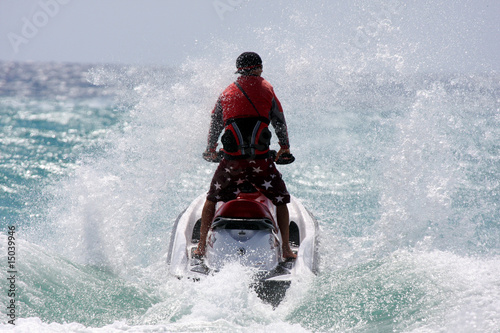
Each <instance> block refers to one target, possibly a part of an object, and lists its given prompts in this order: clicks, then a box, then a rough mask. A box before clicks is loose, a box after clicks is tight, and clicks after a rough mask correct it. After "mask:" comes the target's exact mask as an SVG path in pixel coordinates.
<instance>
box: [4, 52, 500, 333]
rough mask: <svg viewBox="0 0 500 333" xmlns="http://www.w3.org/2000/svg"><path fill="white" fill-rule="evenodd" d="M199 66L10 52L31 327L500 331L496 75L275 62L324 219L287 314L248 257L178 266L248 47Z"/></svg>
mask: <svg viewBox="0 0 500 333" xmlns="http://www.w3.org/2000/svg"><path fill="white" fill-rule="evenodd" d="M202 65H203V66H205V65H206V59H199V60H196V59H195V60H193V59H192V60H190V61H188V62H187V65H186V66H184V67H182V68H177V69H167V68H150V67H133V66H124V67H118V66H100V65H84V64H48V63H30V64H16V63H1V64H0V71H1V73H2V75H1V76H0V78H1V79H0V80H2V81H0V112H1V115H2V117H1V120H0V126H1V127H0V142H1V145H0V147H1V148H0V149H1V151H0V154H1V155H0V161H1V163H0V168H1V171H2V172H1V174H2V177H1V179H0V212H1V213H0V214H1V215H0V216H1V219H0V221H1V226H2V231H3V232H2V236H1V240H0V244H1V245H0V254H1V256H2V259H1V260H2V262H3V263H6V262H7V243H8V233H7V231H8V226H15V228H16V233H15V235H16V251H17V252H16V256H17V258H16V268H17V272H18V273H17V280H16V287H17V288H18V289H17V293H16V295H17V297H16V302H17V305H18V308H17V316H18V317H17V319H16V328H17V329H18V330H19V331H22V330H23V329H24V330H25V331H26V330H31V331H40V332H80V331H89V332H94V331H95V332H121V331H134V332H154V331H168V332H195V331H211V332H212V331H213V332H226V331H232V332H282V331H285V330H286V331H292V332H393V331H396V332H448V331H453V332H479V331H480V332H498V327H500V278H499V276H500V257H499V256H500V225H499V221H500V209H499V206H498V202H499V193H500V167H499V166H500V160H499V158H500V144H499V142H498V138H499V137H500V83H499V82H500V80H499V79H500V77H499V76H498V75H497V74H495V73H488V74H439V75H437V74H423V73H413V74H402V73H398V72H379V73H376V74H370V73H366V72H363V73H354V72H348V73H347V72H345V71H344V70H337V69H336V68H337V67H336V66H332V68H331V69H330V72H328V73H327V74H325V71H324V69H323V70H317V71H315V70H313V69H311V68H308V67H306V69H307V71H306V72H301V71H300V70H298V71H297V70H294V71H292V72H287V71H286V70H282V69H283V67H280V66H284V67H286V66H293V65H294V63H293V60H290V59H289V60H288V63H285V64H280V63H278V62H274V61H273V60H271V61H270V65H269V66H266V68H273V67H275V68H276V71H272V70H271V69H269V70H268V72H269V73H264V74H267V75H265V77H266V78H268V79H269V80H270V81H271V82H272V83H273V84H274V86H275V89H276V92H277V94H278V96H279V97H280V99H281V101H282V103H283V106H284V108H285V112H286V116H287V121H288V124H289V131H290V136H291V138H290V140H291V144H292V150H293V153H294V154H295V156H296V158H297V160H296V162H295V163H293V164H291V165H288V166H282V168H281V172H282V173H283V176H284V178H285V181H286V182H287V185H288V188H289V191H290V192H291V193H292V194H294V195H295V196H296V197H298V198H299V199H300V200H301V201H302V202H303V203H304V205H305V206H306V207H308V209H309V210H310V211H311V212H312V213H313V214H314V215H315V216H316V217H317V219H318V220H319V224H320V227H321V237H320V249H319V251H320V255H321V267H320V268H321V269H320V273H319V275H318V276H316V277H314V278H311V277H307V278H306V277H305V278H304V279H303V280H302V281H299V282H297V283H296V284H295V285H292V287H291V288H290V290H289V292H288V294H287V298H286V299H285V300H284V302H283V303H282V304H281V305H280V306H279V307H278V308H277V309H276V310H272V309H271V308H270V306H269V305H266V304H264V303H262V302H261V301H260V300H259V299H258V297H257V296H256V295H255V294H254V293H253V292H252V291H251V290H249V289H248V288H247V287H246V285H247V284H246V283H247V282H248V274H246V272H245V269H244V268H242V267H238V266H230V267H228V268H227V269H225V270H223V271H222V272H221V273H220V274H218V275H217V276H214V277H209V278H208V279H207V280H206V281H202V282H200V283H197V284H193V283H189V282H187V281H179V280H177V279H175V278H172V277H170V276H168V274H167V267H166V251H167V248H168V241H169V239H170V229H171V227H172V225H173V222H174V220H175V218H176V217H177V215H178V214H179V213H181V212H182V211H183V209H184V208H185V207H186V206H187V205H188V204H189V202H190V201H191V200H192V199H194V198H195V197H196V196H198V195H199V194H200V193H203V192H204V191H206V186H207V184H208V183H209V181H210V178H211V175H212V173H213V171H214V166H213V165H210V164H208V163H206V162H204V161H203V160H202V158H201V152H202V151H203V149H204V147H205V140H206V131H207V129H208V122H209V112H210V110H211V108H212V107H213V104H214V103H215V98H216V96H217V95H218V93H219V92H220V90H221V89H222V88H223V87H224V86H225V85H227V84H228V83H229V82H231V80H233V79H234V76H233V75H232V74H231V69H232V61H227V62H226V61H224V60H222V61H221V62H219V63H218V65H217V66H219V67H220V68H222V69H221V70H220V71H219V72H218V74H216V75H214V74H213V73H208V72H204V71H197V70H196V69H197V68H199V67H200V66H202ZM213 66H215V65H213ZM226 67H227V68H226ZM225 73H227V74H225ZM298 79H300V80H298ZM3 270H4V272H5V273H3V274H4V275H5V277H7V268H6V267H5V268H4V269H3ZM5 284H6V285H5V287H4V289H5V288H7V287H8V286H7V282H5ZM9 300H10V298H9V297H8V295H7V293H6V292H3V293H2V294H1V295H0V302H1V304H3V305H7V304H8V302H9ZM7 319H8V318H6V316H4V317H3V318H2V321H1V322H2V324H1V325H0V330H9V329H11V328H12V326H11V325H9V324H8V323H7Z"/></svg>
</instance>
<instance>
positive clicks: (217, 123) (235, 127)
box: [207, 75, 289, 159]
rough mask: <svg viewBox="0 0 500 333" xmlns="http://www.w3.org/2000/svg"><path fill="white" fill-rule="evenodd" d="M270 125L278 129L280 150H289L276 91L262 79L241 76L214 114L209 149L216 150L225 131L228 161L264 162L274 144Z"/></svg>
mask: <svg viewBox="0 0 500 333" xmlns="http://www.w3.org/2000/svg"><path fill="white" fill-rule="evenodd" d="M238 86H239V87H238ZM240 88H241V89H240ZM242 90H243V91H244V92H245V93H246V95H247V96H248V98H247V97H246V96H245V94H244V93H243V91H242ZM252 104H253V105H252ZM269 124H272V125H273V127H274V128H275V131H276V135H277V136H278V140H279V144H280V146H281V148H283V149H288V148H289V141H288V132H287V127H286V122H285V116H284V114H283V109H282V107H281V103H280V101H279V100H278V98H277V97H276V95H275V93H274V89H273V87H272V86H271V84H270V83H269V82H268V81H266V80H265V79H264V78H262V77H260V76H253V75H243V76H240V77H239V78H238V79H237V80H236V82H235V83H232V84H230V85H229V86H228V87H227V88H226V89H225V90H224V92H223V93H222V94H221V95H220V97H219V99H218V100H217V104H216V105H215V108H214V109H213V111H212V120H211V123H210V130H209V133H208V148H207V149H208V150H209V151H215V150H216V148H217V141H218V139H219V135H220V134H221V132H222V130H223V129H225V133H224V135H223V136H222V138H221V141H222V144H223V151H224V153H225V154H226V158H228V159H241V158H252V159H259V158H265V157H267V155H268V152H269V143H270V140H271V133H270V131H269V130H268V125H269Z"/></svg>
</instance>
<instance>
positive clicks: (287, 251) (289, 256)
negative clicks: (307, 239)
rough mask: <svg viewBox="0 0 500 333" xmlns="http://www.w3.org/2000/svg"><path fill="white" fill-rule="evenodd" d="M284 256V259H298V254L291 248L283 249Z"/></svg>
mask: <svg viewBox="0 0 500 333" xmlns="http://www.w3.org/2000/svg"><path fill="white" fill-rule="evenodd" d="M283 258H284V259H297V255H296V254H295V253H293V251H292V249H291V248H288V249H283Z"/></svg>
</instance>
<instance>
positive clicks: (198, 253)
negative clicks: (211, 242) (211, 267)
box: [193, 245, 205, 257]
mask: <svg viewBox="0 0 500 333" xmlns="http://www.w3.org/2000/svg"><path fill="white" fill-rule="evenodd" d="M201 248H203V250H202V249H201ZM193 254H194V255H195V256H198V257H203V256H205V248H204V247H202V246H200V245H198V247H197V248H196V249H195V250H194V252H193Z"/></svg>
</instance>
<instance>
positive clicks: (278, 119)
mask: <svg viewBox="0 0 500 333" xmlns="http://www.w3.org/2000/svg"><path fill="white" fill-rule="evenodd" d="M272 103H273V104H272V107H271V112H270V113H269V119H270V120H271V124H272V125H273V127H274V130H275V132H276V136H278V141H279V144H280V147H281V149H280V150H285V149H286V150H288V149H290V142H289V140H288V129H287V126H286V121H285V114H284V113H283V109H282V108H281V104H280V101H279V100H278V98H277V97H276V96H275V97H274V98H273V102H272Z"/></svg>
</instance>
